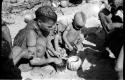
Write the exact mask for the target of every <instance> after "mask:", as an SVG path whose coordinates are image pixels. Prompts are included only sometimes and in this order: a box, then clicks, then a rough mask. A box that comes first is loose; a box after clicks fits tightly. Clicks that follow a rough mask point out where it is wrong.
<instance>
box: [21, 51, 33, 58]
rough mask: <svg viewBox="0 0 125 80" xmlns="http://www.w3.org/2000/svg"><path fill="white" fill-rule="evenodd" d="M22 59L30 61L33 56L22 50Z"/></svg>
mask: <svg viewBox="0 0 125 80" xmlns="http://www.w3.org/2000/svg"><path fill="white" fill-rule="evenodd" d="M21 55H22V58H26V59H30V58H32V57H33V55H32V54H31V53H29V52H28V50H23V51H22V52H21Z"/></svg>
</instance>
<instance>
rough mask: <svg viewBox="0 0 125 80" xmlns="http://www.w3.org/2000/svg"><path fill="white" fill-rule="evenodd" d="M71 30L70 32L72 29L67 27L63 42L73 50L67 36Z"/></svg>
mask: <svg viewBox="0 0 125 80" xmlns="http://www.w3.org/2000/svg"><path fill="white" fill-rule="evenodd" d="M69 30H70V27H67V28H66V30H65V31H64V33H63V40H64V41H65V43H66V44H67V46H68V47H69V48H73V47H72V46H71V44H70V43H69V41H68V40H67V34H68V32H69Z"/></svg>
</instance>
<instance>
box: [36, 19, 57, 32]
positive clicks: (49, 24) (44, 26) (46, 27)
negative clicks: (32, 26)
mask: <svg viewBox="0 0 125 80" xmlns="http://www.w3.org/2000/svg"><path fill="white" fill-rule="evenodd" d="M54 24H55V22H54V21H53V20H49V21H47V22H45V23H44V22H42V21H41V20H38V25H39V28H40V29H42V30H47V31H50V30H52V29H54V26H53V25H54Z"/></svg>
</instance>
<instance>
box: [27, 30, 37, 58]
mask: <svg viewBox="0 0 125 80" xmlns="http://www.w3.org/2000/svg"><path fill="white" fill-rule="evenodd" d="M27 46H28V50H29V51H30V52H31V53H32V54H35V56H36V33H35V32H34V31H33V30H29V33H28V35H27Z"/></svg>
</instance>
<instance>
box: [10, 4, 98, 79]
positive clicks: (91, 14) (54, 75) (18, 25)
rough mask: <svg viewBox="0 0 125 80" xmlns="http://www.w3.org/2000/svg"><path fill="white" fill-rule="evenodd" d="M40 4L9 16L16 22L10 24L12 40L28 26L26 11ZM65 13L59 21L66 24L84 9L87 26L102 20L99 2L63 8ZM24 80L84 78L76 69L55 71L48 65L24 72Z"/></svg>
mask: <svg viewBox="0 0 125 80" xmlns="http://www.w3.org/2000/svg"><path fill="white" fill-rule="evenodd" d="M39 6H40V5H38V6H36V7H34V8H33V9H32V10H27V11H24V12H22V13H21V14H17V15H15V14H11V15H9V16H11V17H12V20H13V21H14V24H10V25H8V27H9V29H10V33H11V36H12V40H13V39H14V37H15V36H16V34H17V33H18V31H19V30H20V29H22V28H24V27H25V26H26V24H25V23H24V14H26V13H28V12H29V13H33V14H34V10H36V9H37V8H38V7H39ZM62 11H63V13H64V15H62V14H58V21H59V20H61V21H62V22H63V23H64V24H69V23H70V22H71V21H72V19H73V15H74V14H75V12H77V11H83V12H84V13H85V14H86V15H87V23H86V27H94V26H98V25H100V21H99V20H98V16H97V13H98V12H99V5H98V4H91V3H89V4H84V3H83V4H82V5H79V6H77V7H71V8H63V9H62ZM21 75H22V77H23V80H25V79H27V80H30V79H32V80H47V79H49V80H64V79H65V80H84V79H81V78H79V77H78V76H77V74H76V71H70V70H67V69H66V70H64V71H62V72H55V70H54V69H53V67H51V66H46V67H42V68H39V69H35V70H34V71H33V70H31V71H28V72H22V74H21Z"/></svg>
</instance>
